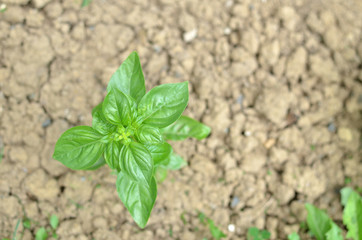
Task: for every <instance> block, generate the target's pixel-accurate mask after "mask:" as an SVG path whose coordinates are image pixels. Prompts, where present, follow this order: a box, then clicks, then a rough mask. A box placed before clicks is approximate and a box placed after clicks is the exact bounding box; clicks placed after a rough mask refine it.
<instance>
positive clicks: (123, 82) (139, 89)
mask: <svg viewBox="0 0 362 240" xmlns="http://www.w3.org/2000/svg"><path fill="white" fill-rule="evenodd" d="M111 89H117V90H119V91H122V92H124V93H125V94H126V95H128V96H131V97H132V98H133V99H135V101H136V102H137V103H139V102H140V100H141V98H142V97H143V95H145V93H146V86H145V79H144V77H143V72H142V68H141V63H140V59H139V57H138V54H137V53H136V52H132V53H131V54H130V55H129V56H128V57H127V59H126V60H125V61H124V62H123V63H122V64H121V66H120V67H119V68H118V69H117V71H116V72H115V73H114V74H113V75H112V77H111V80H110V81H109V83H108V86H107V91H108V92H110V91H111Z"/></svg>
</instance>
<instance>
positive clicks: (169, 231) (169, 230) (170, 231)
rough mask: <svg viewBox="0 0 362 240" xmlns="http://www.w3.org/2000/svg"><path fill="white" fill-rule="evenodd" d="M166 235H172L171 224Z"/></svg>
mask: <svg viewBox="0 0 362 240" xmlns="http://www.w3.org/2000/svg"><path fill="white" fill-rule="evenodd" d="M168 235H169V236H170V237H172V236H173V231H172V226H171V227H170V229H168Z"/></svg>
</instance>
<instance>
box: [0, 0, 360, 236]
mask: <svg viewBox="0 0 362 240" xmlns="http://www.w3.org/2000/svg"><path fill="white" fill-rule="evenodd" d="M0 3H3V4H6V10H5V11H4V12H2V13H0V29H1V30H0V43H1V44H0V56H1V58H0V149H3V155H4V156H3V159H2V162H1V163H0V238H2V237H3V238H5V237H7V238H9V237H11V236H12V232H13V231H14V228H15V225H16V223H17V222H18V220H20V221H22V220H24V219H30V220H31V225H30V228H24V227H23V224H20V226H19V229H18V236H19V237H20V236H22V239H33V238H34V235H35V233H36V231H37V229H38V228H40V227H41V226H49V225H48V219H49V216H50V215H51V214H55V215H57V216H58V217H59V220H60V224H59V227H58V229H57V231H56V233H57V235H58V236H59V239H64V240H65V239H66V240H72V239H77V240H83V239H84V240H85V239H96V240H102V239H112V240H116V239H132V240H133V239H135V240H137V239H142V240H144V239H202V238H203V237H210V233H208V230H207V228H206V227H205V226H203V225H202V224H200V221H199V219H198V217H197V215H198V211H201V212H203V213H205V214H206V216H208V217H209V218H211V219H212V220H213V221H214V222H215V224H216V225H218V226H219V227H220V228H221V230H222V231H223V232H225V233H226V234H227V239H245V234H246V231H247V228H249V227H251V226H256V227H258V228H261V229H268V230H269V231H270V232H271V234H272V239H285V238H286V236H287V234H289V233H292V232H295V231H299V232H300V233H301V235H302V239H309V236H308V235H307V234H306V233H305V231H304V230H303V229H302V228H301V227H303V224H302V225H301V222H302V221H304V220H305V217H306V211H305V208H304V204H305V203H306V202H310V203H313V204H315V205H316V206H317V207H319V208H322V209H326V210H327V211H328V213H329V215H330V216H331V217H332V218H333V219H334V220H335V221H336V222H337V223H339V224H340V223H341V218H342V209H341V206H340V199H339V189H340V188H341V187H343V186H345V185H349V186H354V187H357V183H361V182H362V174H361V173H362V165H361V155H362V152H361V147H360V145H361V128H362V125H361V110H362V84H361V81H362V70H361V60H362V41H361V29H362V16H361V12H362V1H358V0H348V1H345V0H329V1H325V0H317V1H307V0H306V1H301V0H297V1H284V0H265V1H259V0H243V1H241V0H239V1H238V0H235V1H233V0H212V1H211V0H199V1H195V0H180V1H173V0H150V1H143V0H134V1H116V0H94V1H93V2H91V4H90V5H89V6H87V7H84V8H81V7H80V2H79V1H76V0H62V1H50V0H31V1H29V0H2V1H1V2H0ZM3 6H5V5H3ZM133 50H137V51H138V53H139V55H140V58H141V62H142V65H143V70H144V73H145V78H146V86H147V89H148V90H149V89H151V88H152V87H153V86H155V85H157V84H162V83H174V82H181V81H190V93H191V95H190V101H189V106H188V108H187V110H186V114H187V115H189V116H191V117H194V118H196V119H198V120H200V121H202V122H204V123H205V124H207V125H209V126H210V127H212V134H211V136H210V137H209V138H207V139H206V140H203V141H201V142H198V141H195V140H187V141H185V142H183V143H173V144H174V146H175V151H176V152H177V153H178V154H180V155H181V156H182V157H184V158H185V159H187V161H188V163H189V165H188V166H187V167H185V168H183V169H182V170H180V171H176V172H170V174H169V176H168V178H167V179H166V181H165V182H163V183H162V184H159V188H158V197H157V201H156V205H155V208H154V210H153V212H152V214H151V218H150V221H149V223H148V225H147V227H146V228H145V229H144V230H140V229H139V228H138V227H137V226H136V224H135V223H134V222H133V220H132V219H131V217H130V215H129V214H128V212H127V211H126V209H125V208H124V207H123V205H122V203H121V201H120V199H119V198H118V196H117V193H116V188H115V178H116V177H115V176H114V175H112V174H111V171H110V170H109V169H108V168H106V167H103V168H101V169H99V170H98V171H93V172H86V171H77V172H75V171H71V170H69V169H67V168H66V167H64V166H63V165H62V164H60V163H59V162H57V161H55V160H53V159H52V157H51V156H52V153H53V149H54V144H55V142H56V140H57V139H58V137H59V136H60V134H61V133H62V132H63V131H65V130H66V129H68V128H69V127H72V126H75V125H91V110H92V108H93V107H94V106H96V105H97V104H98V103H99V102H100V101H101V100H102V98H103V97H104V96H105V94H106V85H107V83H108V81H109V79H110V77H111V75H112V73H113V72H114V71H115V70H116V69H117V67H118V66H119V65H120V63H121V62H122V61H123V60H124V59H125V57H126V56H127V55H128V54H130V53H131V51H133ZM359 187H361V186H359ZM233 226H235V229H233Z"/></svg>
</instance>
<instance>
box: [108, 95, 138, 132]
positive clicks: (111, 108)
mask: <svg viewBox="0 0 362 240" xmlns="http://www.w3.org/2000/svg"><path fill="white" fill-rule="evenodd" d="M136 108H137V106H136V102H135V101H134V100H133V99H132V98H130V97H129V96H127V95H126V94H124V93H123V92H121V91H119V90H117V89H112V90H111V91H109V92H108V94H107V96H106V97H105V99H104V101H103V105H102V110H103V114H104V117H105V118H106V119H107V120H108V122H110V123H112V124H115V125H123V126H128V125H130V124H131V123H132V122H133V120H134V119H135V118H136V114H137V112H136Z"/></svg>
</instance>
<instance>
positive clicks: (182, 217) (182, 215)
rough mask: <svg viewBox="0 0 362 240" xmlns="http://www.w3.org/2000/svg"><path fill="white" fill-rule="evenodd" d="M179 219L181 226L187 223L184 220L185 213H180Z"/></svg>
mask: <svg viewBox="0 0 362 240" xmlns="http://www.w3.org/2000/svg"><path fill="white" fill-rule="evenodd" d="M180 219H181V221H182V223H183V224H186V223H187V221H186V218H185V212H182V213H181V215H180Z"/></svg>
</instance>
